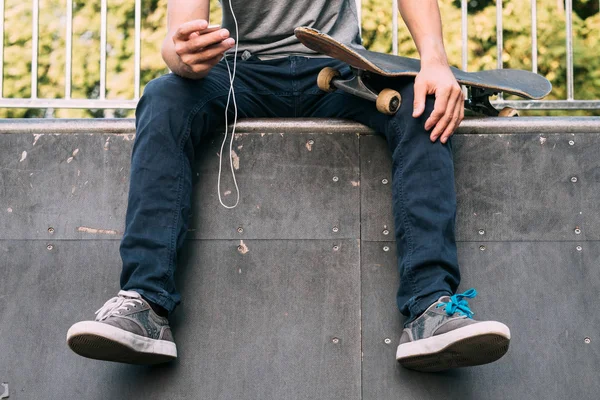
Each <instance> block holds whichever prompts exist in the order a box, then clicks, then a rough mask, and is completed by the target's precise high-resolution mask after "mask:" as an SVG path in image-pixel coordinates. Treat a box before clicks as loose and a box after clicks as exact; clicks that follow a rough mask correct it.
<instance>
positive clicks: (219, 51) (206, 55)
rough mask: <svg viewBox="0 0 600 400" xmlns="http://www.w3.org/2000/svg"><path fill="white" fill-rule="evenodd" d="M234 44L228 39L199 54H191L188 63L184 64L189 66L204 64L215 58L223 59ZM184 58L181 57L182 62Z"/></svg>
mask: <svg viewBox="0 0 600 400" xmlns="http://www.w3.org/2000/svg"><path fill="white" fill-rule="evenodd" d="M234 44H235V41H234V40H233V39H231V38H229V39H226V40H224V41H222V42H221V43H218V44H214V45H212V46H208V47H205V48H204V49H202V51H201V52H199V53H194V54H191V55H190V56H189V62H186V64H189V65H193V64H200V63H204V62H207V61H209V60H212V59H213V58H215V57H217V58H219V59H220V58H221V57H223V54H224V53H225V52H226V51H227V50H229V49H230V48H231V47H232V46H233V45H234ZM184 58H186V57H183V58H182V61H184ZM184 62H185V61H184Z"/></svg>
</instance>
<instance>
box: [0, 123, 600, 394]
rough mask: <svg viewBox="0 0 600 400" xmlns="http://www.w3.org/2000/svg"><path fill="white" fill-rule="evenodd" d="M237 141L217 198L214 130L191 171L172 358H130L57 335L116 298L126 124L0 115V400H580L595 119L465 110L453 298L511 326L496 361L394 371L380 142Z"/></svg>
mask: <svg viewBox="0 0 600 400" xmlns="http://www.w3.org/2000/svg"><path fill="white" fill-rule="evenodd" d="M238 132H239V133H238V134H237V135H236V137H235V140H234V145H233V149H234V150H235V156H234V159H235V163H234V164H235V166H236V168H237V170H236V176H237V179H238V183H239V187H240V191H241V201H240V204H239V206H238V207H237V208H235V209H233V210H227V209H225V208H223V207H221V205H220V204H219V202H218V199H217V192H216V186H217V173H218V161H219V158H218V156H217V153H218V151H219V148H220V145H221V140H222V132H220V133H216V134H215V135H214V137H213V138H212V139H211V140H208V141H207V142H206V143H205V145H204V148H203V149H202V150H201V151H200V152H199V155H198V162H197V163H196V165H195V172H194V175H195V180H196V182H195V186H194V188H195V189H194V210H193V221H192V224H191V228H190V232H189V240H188V241H187V244H186V249H185V252H184V254H183V256H182V262H181V265H180V267H179V269H178V275H177V277H178V281H179V287H180V289H181V291H182V295H183V299H184V301H183V303H182V305H181V307H180V308H179V309H178V310H177V311H176V313H175V314H174V316H173V319H172V326H173V329H174V335H175V339H176V341H177V345H178V350H179V354H180V357H179V359H178V360H177V361H176V362H174V363H172V364H169V365H164V366H160V367H139V366H129V365H121V364H115V363H103V362H98V361H94V360H88V359H85V358H81V357H79V356H77V355H75V354H74V353H72V352H71V351H70V350H69V349H68V348H67V346H66V344H65V335H66V332H67V329H68V328H69V326H70V325H71V324H72V323H74V322H76V321H79V320H81V319H91V318H92V317H93V312H94V311H95V310H96V309H98V308H99V307H100V306H101V305H102V304H103V303H104V302H105V301H106V300H107V299H108V298H110V297H112V296H114V295H115V294H116V293H117V291H118V289H119V288H118V279H119V272H120V259H119V256H118V246H119V239H120V237H121V234H122V232H123V225H124V216H125V209H126V198H127V188H128V184H129V166H130V154H131V148H132V145H133V139H134V136H133V133H134V131H133V121H131V120H120V121H119V120H114V121H81V120H79V121H69V120H54V121H48V120H41V121H40V120H38V121H35V120H33V121H32V120H29V121H23V120H5V121H1V122H0V166H1V170H0V254H1V255H2V264H1V267H0V273H1V275H0V383H5V384H6V385H5V386H4V385H3V386H0V398H5V397H3V390H5V388H6V390H7V394H8V395H9V396H10V397H9V399H10V400H13V399H15V400H16V399H19V400H20V399H35V400H39V399H64V400H67V399H68V400H79V399H94V400H95V399H151V400H153V399H173V400H178V399H209V400H220V399H227V400H231V399H257V400H267V399H274V400H282V399H285V400H292V399H319V400H326V399H327V400H329V399H343V400H352V399H377V400H388V399H389V400H392V399H407V400H409V399H438V398H449V399H458V398H460V399H474V400H475V399H477V400H480V399H557V400H558V399H561V400H562V399H568V398H574V399H590V400H591V399H597V398H598V393H599V391H600V382H599V380H598V373H599V371H600V312H599V309H600V308H599V306H600V215H599V212H598V203H599V198H600V118H591V117H590V118H516V119H495V118H489V119H484V120H481V119H474V120H467V121H465V122H464V123H463V125H462V126H461V128H460V130H459V132H458V134H456V135H455V137H454V140H453V148H454V156H455V164H456V188H457V194H458V205H459V206H458V215H457V229H458V239H459V261H460V263H461V268H462V275H463V283H462V285H461V289H468V288H470V287H476V288H477V289H478V291H479V292H480V295H479V296H478V297H477V298H476V299H474V300H472V301H471V305H472V308H473V310H474V311H475V313H476V318H485V319H488V318H489V319H498V320H500V321H503V322H505V323H506V324H507V325H508V326H509V327H510V328H511V330H512V334H513V339H512V342H511V346H510V349H509V352H508V354H507V355H506V356H505V357H504V358H502V359H501V360H500V361H498V362H496V363H494V364H490V365H486V366H482V367H475V368H468V369H462V370H455V371H450V372H445V373H437V374H422V373H417V372H412V371H408V370H405V369H402V368H401V367H399V366H398V365H397V363H396V362H395V350H396V346H397V344H398V339H399V337H400V332H401V323H402V321H401V318H400V316H399V313H398V311H397V308H396V305H395V291H396V289H397V283H398V282H397V280H398V274H397V271H396V259H397V256H396V252H395V243H394V238H393V231H394V226H393V218H392V213H391V187H390V186H391V159H390V155H389V153H388V150H387V146H386V143H385V139H384V138H383V137H381V136H379V135H376V134H374V133H373V132H371V131H369V130H368V129H366V128H365V127H363V126H360V125H356V124H354V123H351V122H344V121H333V120H329V121H322V120H268V121H264V120H259V121H246V122H244V123H241V124H240V127H239V128H238ZM224 158H227V157H224ZM223 170H224V172H223V174H224V181H223V182H224V183H223V186H224V187H223V191H231V193H230V194H228V195H226V196H225V197H224V200H225V202H226V203H227V204H232V203H234V202H235V188H234V186H233V181H232V180H231V175H230V170H229V164H228V162H227V164H225V165H224V168H223ZM239 228H242V229H241V230H240V229H239Z"/></svg>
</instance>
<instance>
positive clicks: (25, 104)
mask: <svg viewBox="0 0 600 400" xmlns="http://www.w3.org/2000/svg"><path fill="white" fill-rule="evenodd" d="M39 1H40V0H32V2H33V6H32V10H33V12H32V23H31V27H32V39H31V40H32V60H31V97H29V98H6V97H4V93H2V88H3V77H4V63H5V61H7V60H5V59H4V40H0V107H12V108H81V109H133V108H135V105H136V104H137V101H138V99H139V96H140V55H141V54H140V53H141V49H140V47H141V46H140V39H141V18H142V17H141V0H131V1H133V2H135V4H134V7H135V12H134V18H135V28H134V32H135V40H134V43H135V49H134V63H135V64H134V68H135V74H134V77H135V78H134V96H133V98H132V99H128V100H117V99H107V98H106V54H107V53H106V47H107V34H106V33H107V32H106V27H107V24H106V22H107V1H108V0H101V7H100V10H101V11H100V12H101V22H100V24H101V26H100V85H99V86H100V87H99V96H98V98H96V99H73V98H71V83H72V36H73V35H72V23H73V14H72V11H73V0H66V28H65V35H66V49H65V51H66V67H65V94H64V98H61V99H45V98H39V97H38V95H37V94H38V47H39V46H38V45H39V10H40V6H39ZM467 1H468V0H461V14H462V18H461V20H462V21H461V26H462V68H463V69H464V70H466V69H467V61H468V58H467V57H468V53H467V38H468V36H467V33H468V31H467V18H468V13H467ZM356 3H357V6H358V13H359V18H360V16H361V14H362V13H361V0H356ZM502 6H503V4H502V0H496V38H497V43H498V45H497V47H498V50H497V60H498V62H497V63H498V68H502V51H503V29H502V23H503V17H502ZM4 10H5V0H0V33H1V34H2V38H4V34H5V32H4V22H5V18H4ZM565 12H566V41H565V47H566V64H567V76H566V82H567V98H566V99H563V100H540V101H530V100H514V101H513V100H511V101H505V100H503V98H502V97H501V96H499V98H498V100H496V101H495V102H494V103H495V105H497V106H510V107H513V108H518V109H538V110H550V109H563V110H564V109H585V110H598V109H600V100H577V99H575V97H574V85H573V23H572V13H573V0H565ZM392 16H393V17H392V32H393V33H392V34H393V38H392V43H393V44H392V48H393V53H394V54H398V0H392ZM531 53H532V70H533V72H537V70H538V57H537V55H538V44H537V0H531ZM8 61H9V62H10V60H8Z"/></svg>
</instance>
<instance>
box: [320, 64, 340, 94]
mask: <svg viewBox="0 0 600 400" xmlns="http://www.w3.org/2000/svg"><path fill="white" fill-rule="evenodd" d="M338 76H340V73H339V71H338V70H336V69H333V68H331V67H325V68H323V69H322V70H321V72H319V76H318V77H317V86H318V87H319V89H321V90H322V91H324V92H328V93H331V92H335V86H333V80H334V79H335V78H337V77H338Z"/></svg>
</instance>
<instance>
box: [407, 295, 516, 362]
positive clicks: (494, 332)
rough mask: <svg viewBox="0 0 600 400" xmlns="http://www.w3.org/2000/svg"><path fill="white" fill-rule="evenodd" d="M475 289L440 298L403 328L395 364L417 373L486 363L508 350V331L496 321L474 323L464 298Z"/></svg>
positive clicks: (468, 296) (471, 296)
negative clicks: (397, 363)
mask: <svg viewBox="0 0 600 400" xmlns="http://www.w3.org/2000/svg"><path fill="white" fill-rule="evenodd" d="M476 295H477V292H476V291H475V289H469V290H467V291H466V292H465V293H462V294H455V295H454V296H452V297H449V296H444V297H440V299H439V300H438V301H436V302H435V303H433V304H432V305H431V306H430V307H429V308H428V309H427V310H425V312H424V313H423V314H422V315H421V316H419V318H417V319H416V320H414V321H413V322H411V323H410V324H408V325H407V326H405V329H404V331H403V332H402V337H401V338H400V345H399V346H398V351H397V352H396V359H397V360H398V362H399V363H400V364H401V365H402V366H404V367H406V368H410V369H414V370H418V371H427V372H434V371H443V370H446V369H450V368H458V367H469V366H473V365H481V364H487V363H490V362H493V361H496V360H498V359H499V358H500V357H502V356H503V355H504V354H506V352H507V351H508V345H509V342H510V330H509V329H508V327H507V326H506V325H504V324H502V323H500V322H496V321H475V320H474V319H472V316H473V312H471V310H470V309H469V305H468V303H467V301H466V300H465V298H473V297H475V296H476Z"/></svg>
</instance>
